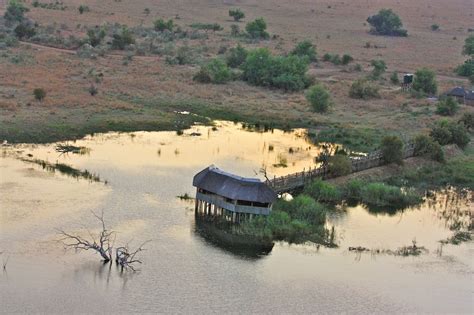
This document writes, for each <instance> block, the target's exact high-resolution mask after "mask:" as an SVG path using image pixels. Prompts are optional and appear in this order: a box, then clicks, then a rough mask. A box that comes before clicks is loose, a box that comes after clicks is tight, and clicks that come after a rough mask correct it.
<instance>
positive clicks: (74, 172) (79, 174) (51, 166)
mask: <svg viewBox="0 0 474 315" xmlns="http://www.w3.org/2000/svg"><path fill="white" fill-rule="evenodd" d="M20 160H22V161H23V162H27V163H34V164H37V165H39V166H41V167H42V168H43V170H45V171H48V172H51V173H56V171H58V172H59V173H61V174H63V175H66V176H70V177H73V178H76V179H79V178H82V179H87V180H88V181H90V182H102V180H101V179H100V177H99V176H98V175H96V174H92V173H91V172H89V171H88V170H83V171H82V170H78V169H76V168H74V167H72V166H69V165H67V164H64V163H50V162H48V161H44V160H40V159H28V158H20ZM103 183H104V184H107V181H104V182H103Z"/></svg>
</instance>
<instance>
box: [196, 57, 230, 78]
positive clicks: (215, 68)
mask: <svg viewBox="0 0 474 315" xmlns="http://www.w3.org/2000/svg"><path fill="white" fill-rule="evenodd" d="M231 78H232V73H231V71H230V69H229V68H228V67H227V65H226V64H225V62H223V61H222V60H220V59H217V58H216V59H212V60H211V61H210V62H209V63H207V64H206V65H205V66H203V67H201V69H200V70H199V72H198V73H197V74H196V75H195V76H194V77H193V80H195V81H198V82H201V83H217V84H223V83H226V82H228V81H230V79H231Z"/></svg>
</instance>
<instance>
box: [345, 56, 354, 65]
mask: <svg viewBox="0 0 474 315" xmlns="http://www.w3.org/2000/svg"><path fill="white" fill-rule="evenodd" d="M353 60H354V58H352V56H351V55H348V54H344V55H343V56H342V64H343V65H347V64H349V63H351V62H352V61H353Z"/></svg>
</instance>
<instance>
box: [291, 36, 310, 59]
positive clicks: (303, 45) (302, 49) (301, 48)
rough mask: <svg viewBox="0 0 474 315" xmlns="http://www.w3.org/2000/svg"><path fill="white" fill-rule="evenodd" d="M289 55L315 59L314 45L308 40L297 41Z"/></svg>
mask: <svg viewBox="0 0 474 315" xmlns="http://www.w3.org/2000/svg"><path fill="white" fill-rule="evenodd" d="M291 55H294V56H298V57H307V58H308V60H309V61H316V47H315V46H314V45H313V43H311V42H310V41H309V40H304V41H302V42H299V43H298V44H297V45H296V47H295V48H294V49H293V50H292V51H291Z"/></svg>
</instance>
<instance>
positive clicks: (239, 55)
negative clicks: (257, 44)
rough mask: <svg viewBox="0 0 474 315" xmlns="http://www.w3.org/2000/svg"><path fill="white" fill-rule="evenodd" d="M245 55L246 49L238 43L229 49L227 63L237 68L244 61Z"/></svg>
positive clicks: (246, 53)
mask: <svg viewBox="0 0 474 315" xmlns="http://www.w3.org/2000/svg"><path fill="white" fill-rule="evenodd" d="M247 55H248V51H247V49H245V48H244V47H242V46H241V45H240V44H238V45H237V47H235V48H231V49H229V52H228V53H227V56H226V62H227V65H228V66H229V67H231V68H237V67H239V66H240V65H241V64H243V63H244V62H245V59H246V58H247Z"/></svg>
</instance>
